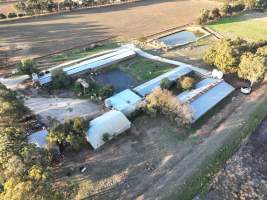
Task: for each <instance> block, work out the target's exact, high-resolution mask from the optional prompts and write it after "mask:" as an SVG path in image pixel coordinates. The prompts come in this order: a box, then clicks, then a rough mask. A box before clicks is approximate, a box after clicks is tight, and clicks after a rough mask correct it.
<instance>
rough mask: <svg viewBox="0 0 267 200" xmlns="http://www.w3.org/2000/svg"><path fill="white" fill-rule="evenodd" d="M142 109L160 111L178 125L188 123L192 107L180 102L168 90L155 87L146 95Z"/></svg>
mask: <svg viewBox="0 0 267 200" xmlns="http://www.w3.org/2000/svg"><path fill="white" fill-rule="evenodd" d="M144 109H145V110H146V111H147V112H148V113H151V114H153V113H157V112H159V113H161V114H163V115H166V116H168V117H169V118H170V119H171V120H172V121H175V122H177V123H178V124H179V125H188V124H190V123H191V122H192V120H193V112H192V108H191V107H190V105H188V104H182V103H181V102H180V101H179V100H178V99H177V98H176V96H174V95H173V94H172V93H171V92H170V91H169V90H162V89H160V88H156V89H155V90H154V91H153V92H152V93H150V94H149V95H148V96H147V97H146V104H145V106H144Z"/></svg>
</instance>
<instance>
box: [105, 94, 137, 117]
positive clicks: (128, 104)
mask: <svg viewBox="0 0 267 200" xmlns="http://www.w3.org/2000/svg"><path fill="white" fill-rule="evenodd" d="M141 101H142V98H141V97H140V96H138V95H137V94H135V93H134V92H133V91H131V90H130V89H126V90H123V91H122V92H120V93H118V94H115V95H113V96H112V97H110V98H108V99H106V100H105V106H106V107H107V108H112V109H115V110H118V111H120V112H122V113H123V114H125V115H127V116H129V115H130V114H131V113H133V112H134V111H136V110H137V109H138V108H139V106H140V103H141Z"/></svg>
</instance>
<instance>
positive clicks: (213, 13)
mask: <svg viewBox="0 0 267 200" xmlns="http://www.w3.org/2000/svg"><path fill="white" fill-rule="evenodd" d="M220 17H221V13H220V9H219V8H213V9H212V11H211V18H212V19H218V18H220Z"/></svg>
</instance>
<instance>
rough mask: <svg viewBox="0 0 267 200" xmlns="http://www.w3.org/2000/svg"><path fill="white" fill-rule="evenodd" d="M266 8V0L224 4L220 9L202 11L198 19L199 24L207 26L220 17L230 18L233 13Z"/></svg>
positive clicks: (248, 0)
mask: <svg viewBox="0 0 267 200" xmlns="http://www.w3.org/2000/svg"><path fill="white" fill-rule="evenodd" d="M266 8H267V1H266V0H241V1H239V0H238V1H234V2H233V3H231V4H230V3H225V4H224V5H223V6H222V7H221V8H220V9H219V8H214V9H212V10H208V9H203V10H201V12H200V15H199V17H198V23H199V24H207V23H209V22H213V21H216V20H218V19H220V18H221V17H225V16H231V15H232V14H233V13H239V12H241V11H243V10H245V9H247V10H255V9H256V10H265V9H266Z"/></svg>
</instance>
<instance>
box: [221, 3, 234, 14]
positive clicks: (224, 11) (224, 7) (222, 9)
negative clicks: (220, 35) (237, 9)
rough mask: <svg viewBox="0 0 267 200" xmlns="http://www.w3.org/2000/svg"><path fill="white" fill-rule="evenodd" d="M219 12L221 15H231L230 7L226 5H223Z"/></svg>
mask: <svg viewBox="0 0 267 200" xmlns="http://www.w3.org/2000/svg"><path fill="white" fill-rule="evenodd" d="M221 11H222V13H223V15H232V13H233V10H232V6H231V5H230V4H228V3H226V4H224V5H223V7H222V8H221Z"/></svg>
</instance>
